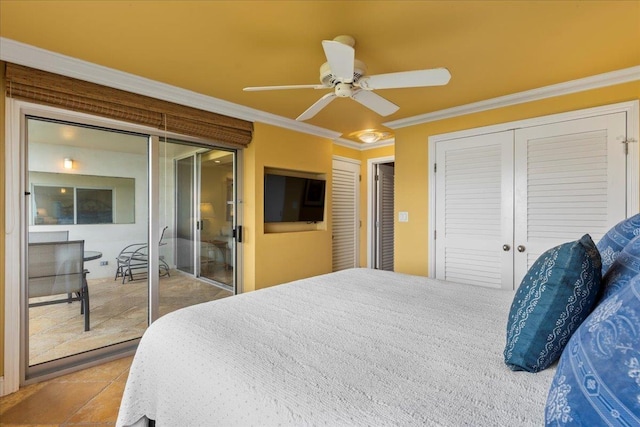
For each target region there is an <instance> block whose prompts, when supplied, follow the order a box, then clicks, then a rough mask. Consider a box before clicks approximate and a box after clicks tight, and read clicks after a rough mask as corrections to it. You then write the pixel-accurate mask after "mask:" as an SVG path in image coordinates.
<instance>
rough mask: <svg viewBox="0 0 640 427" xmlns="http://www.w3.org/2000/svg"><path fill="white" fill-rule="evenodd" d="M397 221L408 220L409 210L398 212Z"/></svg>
mask: <svg viewBox="0 0 640 427" xmlns="http://www.w3.org/2000/svg"><path fill="white" fill-rule="evenodd" d="M398 221H400V222H409V212H398Z"/></svg>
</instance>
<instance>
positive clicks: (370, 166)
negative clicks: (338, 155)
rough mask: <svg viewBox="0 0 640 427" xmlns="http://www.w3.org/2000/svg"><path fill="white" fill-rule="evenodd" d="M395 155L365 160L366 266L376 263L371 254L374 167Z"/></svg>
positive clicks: (392, 160)
mask: <svg viewBox="0 0 640 427" xmlns="http://www.w3.org/2000/svg"><path fill="white" fill-rule="evenodd" d="M395 161H396V157H395V156H386V157H376V158H373V159H369V160H367V176H368V178H367V268H373V266H374V265H376V263H375V260H374V259H373V255H374V253H375V250H374V247H373V245H375V244H376V242H375V224H374V223H373V212H374V209H375V203H374V200H375V195H374V194H373V193H374V191H375V188H376V185H375V183H376V181H375V174H374V172H375V167H376V166H377V165H379V164H382V163H391V162H395Z"/></svg>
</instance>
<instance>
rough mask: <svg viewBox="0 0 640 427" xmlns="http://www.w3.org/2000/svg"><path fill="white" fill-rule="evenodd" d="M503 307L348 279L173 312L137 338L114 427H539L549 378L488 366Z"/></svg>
mask: <svg viewBox="0 0 640 427" xmlns="http://www.w3.org/2000/svg"><path fill="white" fill-rule="evenodd" d="M513 295H514V293H513V292H509V291H499V290H493V289H486V288H481V287H475V286H467V285H458V284H453V283H447V282H439V281H436V280H431V279H427V278H423V277H415V276H409V275H402V274H397V273H390V272H384V271H377V270H368V269H356V270H347V271H342V272H338V273H332V274H329V275H325V276H319V277H314V278H310V279H306V280H301V281H297V282H293V283H290V284H287V285H282V286H276V287H272V288H269V289H265V290H261V291H257V292H252V293H248V294H243V295H238V296H234V297H231V298H227V299H223V300H219V301H214V302H210V303H205V304H200V305H196V306H193V307H189V308H186V309H183V310H179V311H176V312H174V313H171V314H168V315H166V316H164V317H163V318H161V319H159V320H158V321H157V322H155V323H154V324H153V325H152V326H151V327H149V329H148V330H147V331H146V333H145V334H144V337H143V338H142V341H141V343H140V346H139V348H138V351H137V353H136V355H135V358H134V361H133V364H132V367H131V371H130V374H129V379H128V381H127V386H126V390H125V393H124V396H123V400H122V405H121V407H120V413H119V416H118V423H117V425H119V426H122V425H130V424H135V423H136V422H139V421H140V420H141V419H143V420H144V418H143V417H148V418H151V419H155V420H156V423H157V426H158V427H160V426H199V425H219V426H234V425H236V426H250V425H260V426H271V425H279V424H285V425H331V426H339V425H371V426H384V425H402V426H407V425H429V426H438V425H442V426H463V425H469V426H523V425H542V424H544V404H545V400H546V395H547V391H548V387H549V385H550V383H551V379H552V376H553V369H550V370H547V371H543V372H541V373H538V374H530V373H527V372H512V371H510V370H509V369H508V368H507V367H506V366H505V365H504V363H503V360H502V350H503V348H504V344H505V333H506V332H505V328H506V322H507V313H508V311H509V307H510V304H511V300H512V298H513Z"/></svg>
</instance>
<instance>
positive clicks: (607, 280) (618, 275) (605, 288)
mask: <svg viewBox="0 0 640 427" xmlns="http://www.w3.org/2000/svg"><path fill="white" fill-rule="evenodd" d="M639 273H640V236H638V237H634V238H633V240H631V241H630V242H629V243H628V244H627V246H625V247H624V249H622V252H620V254H618V256H617V258H616V260H615V261H614V262H613V264H611V267H609V270H607V274H605V275H604V276H603V277H602V298H601V301H602V300H604V299H605V298H607V297H610V296H611V295H613V294H614V293H616V292H617V291H618V290H620V289H622V288H624V287H625V286H626V285H627V284H628V283H629V281H630V280H631V279H632V278H633V277H634V276H636V275H638V274H639Z"/></svg>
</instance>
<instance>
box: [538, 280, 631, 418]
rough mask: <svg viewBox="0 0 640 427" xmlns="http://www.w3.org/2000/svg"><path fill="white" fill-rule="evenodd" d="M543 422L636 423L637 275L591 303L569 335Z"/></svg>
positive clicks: (550, 391) (550, 392) (552, 385)
mask: <svg viewBox="0 0 640 427" xmlns="http://www.w3.org/2000/svg"><path fill="white" fill-rule="evenodd" d="M545 419H546V424H547V425H549V424H553V425H567V424H570V425H585V426H586V425H590V426H593V425H616V426H633V425H635V426H637V425H640V276H636V277H635V278H634V279H633V280H632V281H631V282H630V283H629V286H627V287H625V288H624V289H621V290H620V291H619V292H617V293H616V294H614V295H612V296H611V297H610V298H608V299H607V300H605V301H603V302H602V303H601V304H599V305H598V307H596V309H595V310H594V311H593V313H591V315H590V316H589V317H588V318H587V319H586V320H585V321H584V323H583V324H582V325H581V326H580V327H579V328H578V330H577V331H576V333H575V334H574V335H573V337H571V340H570V341H569V344H568V345H567V348H566V349H565V351H564V353H562V357H561V358H560V363H559V364H558V369H557V370H556V373H555V376H554V378H553V382H552V383H551V388H550V389H549V395H548V397H547V406H546V408H545Z"/></svg>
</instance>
